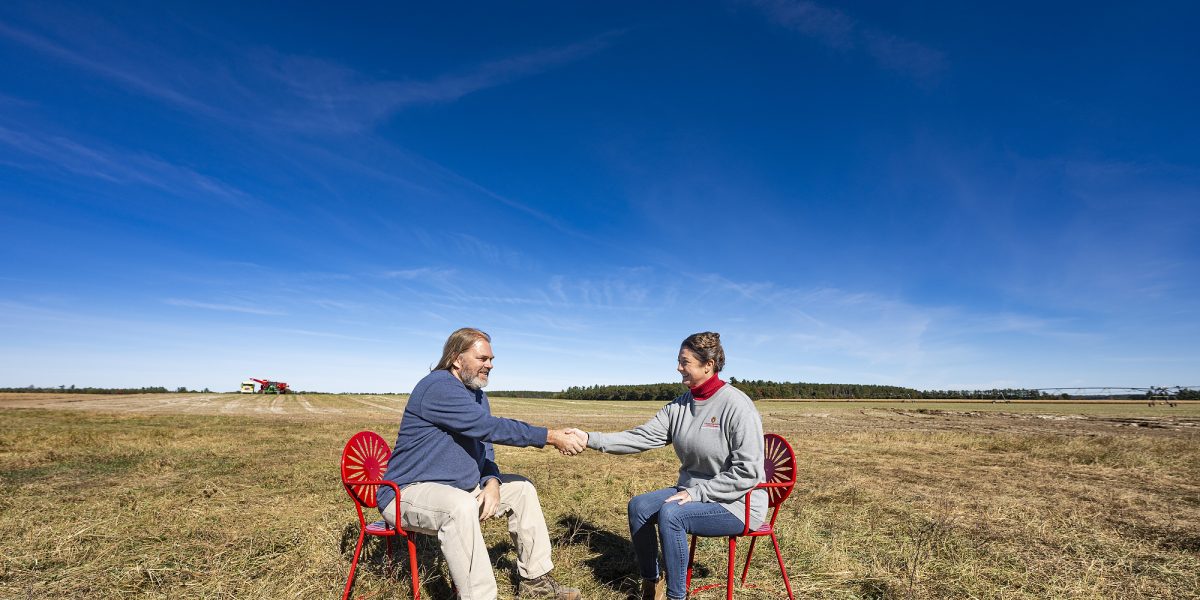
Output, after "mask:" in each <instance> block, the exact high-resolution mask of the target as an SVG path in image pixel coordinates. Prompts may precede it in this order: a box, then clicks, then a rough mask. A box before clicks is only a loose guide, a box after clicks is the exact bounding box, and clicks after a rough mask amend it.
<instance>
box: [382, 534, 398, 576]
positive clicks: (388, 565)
mask: <svg viewBox="0 0 1200 600" xmlns="http://www.w3.org/2000/svg"><path fill="white" fill-rule="evenodd" d="M383 541H384V542H386V543H387V556H386V558H384V560H383V572H384V573H385V574H387V576H388V577H392V576H393V575H395V574H396V566H397V565H396V555H395V553H393V552H392V536H390V535H389V536H387V537H385V538H383ZM389 569H390V572H389Z"/></svg>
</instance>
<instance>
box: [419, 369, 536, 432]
mask: <svg viewBox="0 0 1200 600" xmlns="http://www.w3.org/2000/svg"><path fill="white" fill-rule="evenodd" d="M421 412H422V414H421V417H422V418H424V419H425V420H427V421H429V422H430V423H433V424H434V425H437V426H438V427H441V428H442V429H445V430H446V431H451V432H454V433H457V434H459V435H462V436H465V437H469V438H471V439H476V440H480V441H483V442H490V443H495V444H504V445H505V446H537V447H538V448H541V447H543V446H545V445H546V428H545V427H537V426H534V425H530V424H528V423H525V422H523V421H518V420H516V419H505V418H503V417H493V416H492V415H491V414H490V413H489V412H488V411H487V410H486V409H485V408H484V407H483V406H480V405H479V404H478V403H476V402H475V398H474V396H473V395H472V394H471V392H469V391H467V388H465V387H463V386H462V384H460V383H457V382H456V381H444V382H438V383H436V384H434V385H433V386H431V387H430V389H429V390H428V391H427V392H426V394H425V398H424V400H423V402H422V411H421Z"/></svg>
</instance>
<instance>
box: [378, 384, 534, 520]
mask: <svg viewBox="0 0 1200 600" xmlns="http://www.w3.org/2000/svg"><path fill="white" fill-rule="evenodd" d="M492 443H496V444H504V445H506V446H537V447H539V448H541V447H542V446H545V445H546V428H545V427H534V426H533V425H530V424H528V423H524V422H521V421H517V420H515V419H504V418H501V417H493V416H492V411H491V407H490V406H489V405H488V397H487V394H485V393H483V390H470V389H468V388H467V386H465V385H463V383H462V382H461V381H459V380H458V378H456V377H455V376H454V375H452V374H451V373H450V372H449V371H445V370H439V371H434V372H432V373H430V374H429V375H426V376H425V377H424V378H423V379H421V381H419V382H418V383H417V387H415V388H413V391H412V395H411V396H409V398H408V405H407V406H405V407H404V415H403V416H402V417H401V418H400V433H399V434H398V435H397V436H396V445H395V446H393V449H392V456H391V458H390V459H388V469H387V474H386V475H384V479H387V480H389V481H393V482H395V483H396V485H398V486H400V487H401V489H403V488H404V486H406V485H408V484H410V483H420V482H433V483H442V484H445V485H449V486H453V487H456V488H458V489H460V490H467V491H471V490H473V489H475V486H477V485H479V486H481V485H483V483H484V481H485V480H487V479H490V478H496V477H499V475H500V467H498V466H496V455H495V454H494V453H493V452H492ZM377 497H378V499H379V508H380V510H382V509H383V508H385V507H387V505H388V504H389V503H390V502H391V501H392V500H394V499H395V494H394V493H393V492H392V488H390V487H387V486H379V493H378V496H377Z"/></svg>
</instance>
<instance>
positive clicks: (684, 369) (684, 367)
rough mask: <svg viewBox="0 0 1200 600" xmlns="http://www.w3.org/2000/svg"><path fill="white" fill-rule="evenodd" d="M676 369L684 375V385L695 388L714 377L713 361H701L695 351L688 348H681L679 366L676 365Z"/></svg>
mask: <svg viewBox="0 0 1200 600" xmlns="http://www.w3.org/2000/svg"><path fill="white" fill-rule="evenodd" d="M675 370H676V371H679V374H680V375H682V376H683V385H686V386H688V387H690V388H694V387H696V386H698V385H700V384H702V383H704V382H705V381H708V378H709V377H712V374H713V361H711V360H710V361H708V362H706V363H701V362H700V358H699V357H697V356H696V353H695V352H692V351H691V350H688V349H687V348H680V349H679V366H678V367H675Z"/></svg>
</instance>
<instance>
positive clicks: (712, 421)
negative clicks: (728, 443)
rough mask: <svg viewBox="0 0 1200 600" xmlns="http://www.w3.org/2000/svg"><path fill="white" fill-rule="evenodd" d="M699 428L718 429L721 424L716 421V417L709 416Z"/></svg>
mask: <svg viewBox="0 0 1200 600" xmlns="http://www.w3.org/2000/svg"><path fill="white" fill-rule="evenodd" d="M700 428H701V429H720V428H721V424H720V423H718V422H717V418H716V417H709V418H708V422H707V423H704V424H703V425H701V426H700Z"/></svg>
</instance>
